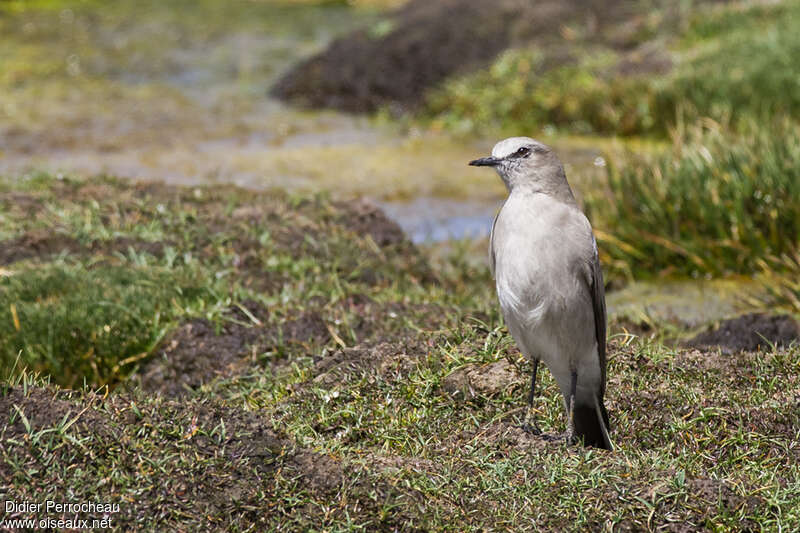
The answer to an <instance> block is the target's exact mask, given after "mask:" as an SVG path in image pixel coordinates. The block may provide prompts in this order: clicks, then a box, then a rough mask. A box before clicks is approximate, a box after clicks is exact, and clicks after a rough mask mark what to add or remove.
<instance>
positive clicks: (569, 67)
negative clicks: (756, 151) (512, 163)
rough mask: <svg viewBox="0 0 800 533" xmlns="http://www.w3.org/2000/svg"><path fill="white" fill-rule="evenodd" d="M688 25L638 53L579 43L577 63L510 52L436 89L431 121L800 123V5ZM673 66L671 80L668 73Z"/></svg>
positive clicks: (727, 11) (649, 128) (757, 8)
mask: <svg viewBox="0 0 800 533" xmlns="http://www.w3.org/2000/svg"><path fill="white" fill-rule="evenodd" d="M654 15H658V12H655V13H654ZM651 18H652V17H651ZM683 19H684V20H685V23H679V24H677V25H672V24H667V23H664V22H663V21H660V18H659V17H658V16H656V18H655V19H654V22H656V24H655V27H654V28H653V32H655V39H654V40H653V41H651V42H649V43H648V44H646V46H644V47H643V48H642V49H639V50H636V51H635V52H633V53H626V52H620V51H618V50H616V49H615V48H614V47H613V46H610V45H608V44H597V43H596V42H594V41H586V42H580V41H578V42H576V43H573V45H572V47H571V48H570V54H569V56H570V57H573V58H575V57H577V58H579V59H576V60H567V61H563V60H559V61H557V62H555V61H554V60H553V59H552V58H551V57H550V55H549V54H550V52H548V51H546V49H545V51H544V52H543V51H541V50H539V49H537V50H526V49H519V50H510V51H508V52H506V53H505V54H503V55H501V56H500V57H499V58H498V59H497V60H496V61H495V62H494V63H493V64H492V65H491V66H490V67H488V68H486V69H484V70H481V71H478V72H476V73H474V74H468V75H467V76H465V77H462V78H459V79H455V80H450V81H447V82H446V83H445V84H444V85H443V87H441V88H439V89H437V90H435V91H433V92H432V93H431V94H430V96H429V98H428V103H427V106H426V108H425V111H424V112H423V116H425V117H427V118H426V120H428V121H430V123H431V124H432V125H433V126H434V127H437V128H446V129H449V130H454V131H460V132H469V131H484V132H485V131H487V130H488V131H498V130H499V131H502V132H521V131H526V132H540V131H542V130H543V129H547V130H548V131H551V130H564V131H572V132H579V133H588V132H594V133H601V134H614V135H642V134H645V135H657V136H664V135H666V134H667V133H668V132H669V131H670V129H671V128H675V127H676V126H677V125H678V124H679V123H680V122H681V121H684V122H688V123H692V122H695V121H696V120H697V119H699V118H703V117H709V118H712V119H713V120H716V121H724V122H730V123H731V124H732V125H734V126H737V125H738V124H739V123H740V122H744V123H746V122H748V121H752V120H764V119H769V118H771V117H775V116H781V115H789V116H797V114H798V111H800V100H798V94H800V93H798V91H797V90H796V87H797V86H796V79H797V76H796V74H797V69H796V66H795V62H794V60H793V58H794V57H796V56H797V54H798V52H800V37H798V36H800V32H798V28H799V27H800V3H798V2H796V1H794V0H791V1H786V2H780V3H774V4H768V5H764V4H760V3H752V4H744V5H742V4H736V5H734V6H729V7H713V8H709V7H701V8H699V9H697V10H695V11H694V12H693V14H692V15H688V14H687V15H683ZM658 26H663V27H664V28H666V29H663V28H661V29H658V31H656V27H658ZM650 33H652V32H646V33H645V35H650ZM653 37H654V35H650V38H653ZM664 43H669V44H670V46H669V47H670V48H671V50H666V49H665V45H664ZM653 50H655V51H656V52H655V53H654V52H653ZM649 54H650V55H649ZM664 61H666V64H667V67H666V68H667V70H668V72H667V73H663V72H660V70H661V67H659V66H658V63H659V62H664ZM554 62H555V63H557V65H558V66H553V63H554ZM625 63H632V64H634V65H638V66H637V67H635V68H634V69H632V70H633V74H627V75H626V74H624V73H621V72H624V71H620V70H619V69H620V66H621V65H623V64H625ZM670 63H673V64H674V65H673V67H672V68H669V64H670ZM637 71H639V72H641V73H640V74H637V73H636V72H637Z"/></svg>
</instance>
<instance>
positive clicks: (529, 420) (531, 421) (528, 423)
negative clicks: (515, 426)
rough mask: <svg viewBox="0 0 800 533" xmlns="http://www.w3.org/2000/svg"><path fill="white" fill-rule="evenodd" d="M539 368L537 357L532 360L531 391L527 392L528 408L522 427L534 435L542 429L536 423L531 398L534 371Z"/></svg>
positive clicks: (534, 386)
mask: <svg viewBox="0 0 800 533" xmlns="http://www.w3.org/2000/svg"><path fill="white" fill-rule="evenodd" d="M538 370H539V359H538V358H537V359H534V360H533V372H532V373H531V392H530V393H529V394H528V410H527V412H526V413H525V422H524V423H523V424H522V429H524V430H525V431H527V432H529V433H533V434H534V435H541V434H542V431H541V430H540V429H539V426H537V425H536V418H535V417H534V414H533V399H534V398H535V396H536V373H537V371H538Z"/></svg>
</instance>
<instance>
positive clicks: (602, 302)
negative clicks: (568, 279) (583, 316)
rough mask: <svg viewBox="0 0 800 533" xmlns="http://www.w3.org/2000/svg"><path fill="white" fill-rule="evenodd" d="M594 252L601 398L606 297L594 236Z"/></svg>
mask: <svg viewBox="0 0 800 533" xmlns="http://www.w3.org/2000/svg"><path fill="white" fill-rule="evenodd" d="M592 245H593V246H594V254H593V257H592V261H591V264H590V265H589V269H590V279H589V289H590V291H591V294H592V309H593V311H594V333H595V337H596V339H597V356H598V357H599V358H600V376H601V382H602V385H601V386H602V390H601V396H600V397H601V398H602V397H603V395H604V394H605V389H606V297H605V287H604V286H603V270H602V269H601V268H600V257H599V255H598V253H597V242H596V241H595V239H594V236H592Z"/></svg>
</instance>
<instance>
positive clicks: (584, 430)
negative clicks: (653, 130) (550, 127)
mask: <svg viewBox="0 0 800 533" xmlns="http://www.w3.org/2000/svg"><path fill="white" fill-rule="evenodd" d="M470 165H473V166H489V167H493V168H494V169H495V170H496V171H497V173H498V174H500V177H501V178H502V179H503V183H505V185H506V188H507V189H508V192H509V194H508V198H507V199H506V201H505V203H504V204H503V207H502V208H501V209H500V211H499V212H498V213H497V216H496V217H495V219H494V223H493V224H492V233H491V237H490V242H489V260H490V264H491V268H492V274H493V275H494V277H495V281H496V284H497V297H498V299H499V300H500V308H501V310H502V312H503V317H504V318H505V321H506V324H507V325H508V329H509V331H510V332H511V335H512V336H513V337H514V340H515V341H516V342H517V345H518V346H519V348H520V350H521V351H522V353H523V354H524V355H525V357H527V358H528V359H530V360H532V362H533V375H532V376H531V390H530V396H529V400H528V401H529V410H530V408H531V407H532V405H533V398H534V394H535V390H536V373H537V370H538V366H539V361H540V360H542V361H544V363H545V365H547V368H549V369H550V372H551V373H552V374H553V376H554V377H555V380H556V382H557V383H558V386H559V388H560V389H561V394H562V395H563V397H564V407H565V410H566V413H567V419H568V430H567V431H568V438H569V440H570V441H574V440H575V439H576V438H579V439H582V440H583V443H584V444H585V445H587V446H595V447H598V448H605V449H608V450H610V449H612V444H611V440H610V438H609V436H608V428H609V424H608V413H607V412H606V408H605V405H604V404H603V396H604V394H605V387H606V304H605V292H604V289H603V273H602V271H601V270H600V260H599V258H598V256H597V243H596V242H595V239H594V235H593V233H592V226H591V225H590V224H589V220H588V219H587V218H586V216H585V215H584V214H583V213H582V212H581V210H580V208H579V207H578V204H577V202H576V201H575V197H574V196H573V194H572V189H570V187H569V183H567V178H566V176H565V174H564V168H563V167H562V166H561V162H560V161H559V160H558V157H557V156H556V155H555V154H554V153H553V151H552V150H551V149H550V148H549V147H548V146H545V145H544V144H542V143H540V142H538V141H535V140H533V139H531V138H529V137H512V138H510V139H506V140H504V141H500V142H499V143H497V144H496V145H495V147H494V148H493V149H492V155H491V156H490V157H483V158H481V159H476V160H475V161H471V162H470ZM530 414H531V413H530V412H529V415H530ZM526 427H528V428H529V429H532V430H534V431H535V432H537V433H538V432H539V430H538V428H537V427H536V424H535V423H534V424H533V426H530V425H529V424H527V422H526Z"/></svg>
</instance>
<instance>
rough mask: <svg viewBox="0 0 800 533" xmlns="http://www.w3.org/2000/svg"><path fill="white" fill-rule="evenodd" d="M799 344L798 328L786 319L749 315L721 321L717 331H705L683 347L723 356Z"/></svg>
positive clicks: (784, 316) (788, 318) (799, 327)
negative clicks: (717, 351)
mask: <svg viewBox="0 0 800 533" xmlns="http://www.w3.org/2000/svg"><path fill="white" fill-rule="evenodd" d="M792 342H800V324H798V323H797V321H796V320H795V319H794V318H792V317H791V316H789V315H768V314H765V313H750V314H747V315H742V316H740V317H737V318H733V319H730V320H725V321H723V322H722V323H721V324H720V325H719V326H718V327H716V328H713V329H710V330H708V331H704V332H703V333H700V334H699V335H697V336H696V337H694V338H693V339H691V340H689V341H687V343H686V345H687V346H689V347H692V348H698V349H708V348H716V347H719V348H721V349H722V352H723V353H729V354H732V353H737V352H753V351H757V350H768V349H770V345H775V347H778V348H785V347H787V346H789V345H790V344H791V343H792Z"/></svg>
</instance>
